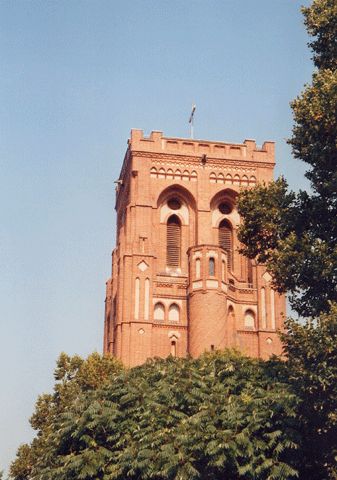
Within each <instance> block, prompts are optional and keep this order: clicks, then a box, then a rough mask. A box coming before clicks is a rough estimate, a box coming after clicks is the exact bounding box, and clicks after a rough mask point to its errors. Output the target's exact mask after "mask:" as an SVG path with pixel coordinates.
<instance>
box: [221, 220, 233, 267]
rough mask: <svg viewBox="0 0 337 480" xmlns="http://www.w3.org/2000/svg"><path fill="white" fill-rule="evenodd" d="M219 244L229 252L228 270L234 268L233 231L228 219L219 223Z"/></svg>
mask: <svg viewBox="0 0 337 480" xmlns="http://www.w3.org/2000/svg"><path fill="white" fill-rule="evenodd" d="M219 245H220V247H221V248H223V249H224V250H225V252H227V262H228V263H227V265H228V270H232V268H233V231H232V226H231V224H230V223H229V222H228V220H222V222H221V223H220V225H219Z"/></svg>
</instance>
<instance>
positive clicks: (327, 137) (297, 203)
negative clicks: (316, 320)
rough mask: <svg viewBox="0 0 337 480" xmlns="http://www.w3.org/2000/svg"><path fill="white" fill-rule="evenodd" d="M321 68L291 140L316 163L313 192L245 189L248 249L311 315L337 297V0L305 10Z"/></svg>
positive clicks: (299, 107) (301, 103) (319, 0)
mask: <svg viewBox="0 0 337 480" xmlns="http://www.w3.org/2000/svg"><path fill="white" fill-rule="evenodd" d="M303 13H304V16H305V25H306V27H307V30H308V33H309V34H310V35H311V36H313V41H312V42H311V43H310V44H309V45H310V46H311V48H312V49H313V54H314V55H313V59H314V62H315V64H316V66H317V67H318V70H316V71H315V72H314V73H313V79H312V83H311V84H310V85H307V86H306V87H305V89H304V91H303V92H302V94H301V95H300V96H299V97H298V98H296V99H295V100H294V101H293V102H292V104H291V106H292V109H293V114H294V126H293V131H292V137H291V138H290V139H289V144H290V145H291V146H292V151H293V155H294V157H295V158H296V159H299V160H302V161H304V162H305V163H306V164H307V165H308V171H307V172H306V177H307V178H308V179H309V180H310V185H311V191H310V192H306V191H299V192H298V193H295V192H292V191H289V190H288V185H287V182H286V180H285V179H284V178H279V179H278V180H277V181H276V182H272V183H271V184H269V185H259V186H257V187H256V188H255V189H252V190H249V191H245V192H243V193H242V194H241V195H240V199H239V212H240V213H241V216H242V218H243V225H242V227H241V228H240V231H239V239H240V241H241V242H242V244H243V247H242V253H244V254H245V255H247V256H248V257H250V258H256V260H257V261H258V262H260V263H265V264H266V266H267V268H268V270H269V271H270V273H271V274H272V276H273V279H274V285H275V287H276V288H277V289H278V290H279V291H280V292H288V293H289V297H290V302H291V304H292V307H293V308H294V309H295V310H296V311H297V312H298V313H299V314H300V315H303V316H310V315H319V314H320V313H321V312H327V311H328V310H329V308H330V307H329V305H330V303H329V302H331V301H337V146H336V141H337V73H336V63H337V39H336V37H337V33H336V32H337V3H336V1H335V0H314V2H313V3H312V5H311V6H310V7H308V8H304V9H303Z"/></svg>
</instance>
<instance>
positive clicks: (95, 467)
mask: <svg viewBox="0 0 337 480" xmlns="http://www.w3.org/2000/svg"><path fill="white" fill-rule="evenodd" d="M285 378H286V376H285V371H284V365H283V363H282V362H280V361H277V360H273V361H272V362H263V361H261V360H257V359H249V358H247V357H244V356H241V355H239V354H237V353H235V352H216V353H213V354H205V355H203V356H201V357H200V358H199V359H195V360H193V359H181V358H180V359H174V358H172V357H171V358H168V359H164V360H159V359H157V360H152V361H149V362H147V363H146V364H145V365H142V366H140V367H137V368H133V369H120V370H118V369H116V370H115V371H114V372H113V373H112V375H111V376H110V378H109V381H108V382H107V383H104V384H102V385H101V386H99V387H98V388H96V389H91V390H90V389H89V390H82V391H81V392H80V394H79V395H77V396H74V397H73V398H72V401H71V402H70V403H69V404H68V408H67V409H63V412H60V413H59V415H57V416H54V417H53V419H52V421H51V422H50V423H49V433H48V439H47V440H48V441H46V442H44V443H43V444H42V445H41V448H40V450H39V455H38V456H37V455H36V456H35V459H34V465H33V467H32V469H31V472H30V473H29V474H28V475H27V477H26V480H44V479H48V480H72V479H83V480H93V479H95V480H125V479H126V478H128V479H130V480H136V479H137V480H140V479H142V480H143V479H144V480H145V479H152V480H171V479H172V480H173V479H178V478H179V479H181V480H185V479H186V480H187V479H188V480H196V479H200V478H202V479H204V480H216V479H219V478H228V479H229V480H230V479H232V480H234V479H247V480H248V479H256V478H259V479H261V480H263V479H267V478H269V479H278V480H282V479H284V480H286V479H291V478H296V475H297V473H296V470H295V469H294V468H293V467H292V466H291V462H292V461H293V456H294V455H295V453H296V448H297V442H298V438H297V433H296V430H295V428H294V427H295V425H296V418H295V417H296V405H297V399H296V396H295V395H294V394H292V393H291V391H290V388H289V386H288V385H287V384H286V382H285ZM72 382H74V380H70V382H69V383H72ZM75 383H76V381H75ZM69 386H70V385H69ZM38 410H40V406H38ZM11 472H12V475H13V478H14V479H15V480H18V479H19V478H20V477H18V476H17V475H14V470H13V468H12V470H11Z"/></svg>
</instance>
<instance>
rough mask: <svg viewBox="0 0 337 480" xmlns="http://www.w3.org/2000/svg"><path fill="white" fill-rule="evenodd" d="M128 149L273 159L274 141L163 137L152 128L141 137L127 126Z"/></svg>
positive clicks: (234, 158) (246, 158)
mask: <svg viewBox="0 0 337 480" xmlns="http://www.w3.org/2000/svg"><path fill="white" fill-rule="evenodd" d="M128 144H129V147H130V149H131V151H132V152H137V151H140V152H149V153H161V154H163V153H167V154H171V155H183V156H191V157H202V156H203V155H206V156H207V157H208V158H214V159H222V158H223V159H229V160H243V161H244V160H249V161H257V162H267V163H272V164H274V163H275V160H274V158H275V142H271V141H266V142H264V143H263V145H262V147H258V146H257V145H256V142H255V140H250V139H247V140H245V141H244V142H243V143H227V142H216V141H209V140H194V139H190V138H175V137H165V136H163V132H159V131H152V132H151V134H150V136H149V137H144V132H143V130H137V129H133V130H131V138H130V139H129V141H128Z"/></svg>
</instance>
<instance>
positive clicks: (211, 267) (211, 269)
mask: <svg viewBox="0 0 337 480" xmlns="http://www.w3.org/2000/svg"><path fill="white" fill-rule="evenodd" d="M208 266H209V272H208V273H209V276H210V277H214V276H215V260H214V258H213V257H211V258H210V259H209V260H208Z"/></svg>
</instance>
